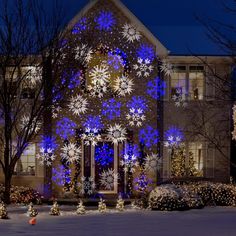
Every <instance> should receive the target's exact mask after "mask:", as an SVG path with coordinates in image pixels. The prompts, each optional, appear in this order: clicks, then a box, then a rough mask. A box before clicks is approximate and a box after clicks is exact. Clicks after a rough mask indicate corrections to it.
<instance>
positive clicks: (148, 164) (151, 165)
mask: <svg viewBox="0 0 236 236" xmlns="http://www.w3.org/2000/svg"><path fill="white" fill-rule="evenodd" d="M159 168H160V158H159V156H158V155H157V154H154V153H152V154H151V155H147V156H146V158H145V171H146V172H147V173H149V172H151V173H156V172H157V170H158V169H159Z"/></svg>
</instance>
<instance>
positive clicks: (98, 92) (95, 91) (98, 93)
mask: <svg viewBox="0 0 236 236" xmlns="http://www.w3.org/2000/svg"><path fill="white" fill-rule="evenodd" d="M107 90H108V88H107V86H106V85H103V86H102V85H100V84H95V85H89V86H88V91H89V94H90V95H91V96H92V97H98V98H102V97H103V96H104V94H105V93H106V92H107Z"/></svg>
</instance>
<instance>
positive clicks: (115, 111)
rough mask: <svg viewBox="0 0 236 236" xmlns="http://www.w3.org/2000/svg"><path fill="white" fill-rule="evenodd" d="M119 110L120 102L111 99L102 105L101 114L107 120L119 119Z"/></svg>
mask: <svg viewBox="0 0 236 236" xmlns="http://www.w3.org/2000/svg"><path fill="white" fill-rule="evenodd" d="M120 110H121V102H118V101H116V100H115V99H114V98H111V99H109V100H107V101H104V102H103V103H102V114H103V115H104V116H106V117H107V118H108V119H109V120H113V119H115V118H117V117H120Z"/></svg>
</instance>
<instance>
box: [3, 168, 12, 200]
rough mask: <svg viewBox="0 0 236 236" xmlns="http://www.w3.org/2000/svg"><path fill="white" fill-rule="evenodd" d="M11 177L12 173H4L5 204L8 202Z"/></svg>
mask: <svg viewBox="0 0 236 236" xmlns="http://www.w3.org/2000/svg"><path fill="white" fill-rule="evenodd" d="M11 179H12V175H11V174H10V173H9V172H6V173H5V183H4V187H5V191H4V194H3V198H4V199H3V200H4V202H5V203H6V204H10V202H11V201H10V193H11Z"/></svg>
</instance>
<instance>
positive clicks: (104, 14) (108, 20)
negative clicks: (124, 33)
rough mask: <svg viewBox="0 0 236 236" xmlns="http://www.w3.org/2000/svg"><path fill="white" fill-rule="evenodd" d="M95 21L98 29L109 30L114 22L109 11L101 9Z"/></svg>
mask: <svg viewBox="0 0 236 236" xmlns="http://www.w3.org/2000/svg"><path fill="white" fill-rule="evenodd" d="M95 22H96V23H97V27H98V29H100V30H106V31H109V30H111V28H112V27H113V26H114V24H115V18H114V16H113V14H112V13H111V12H109V11H101V12H100V14H99V15H98V17H97V18H96V19H95Z"/></svg>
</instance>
